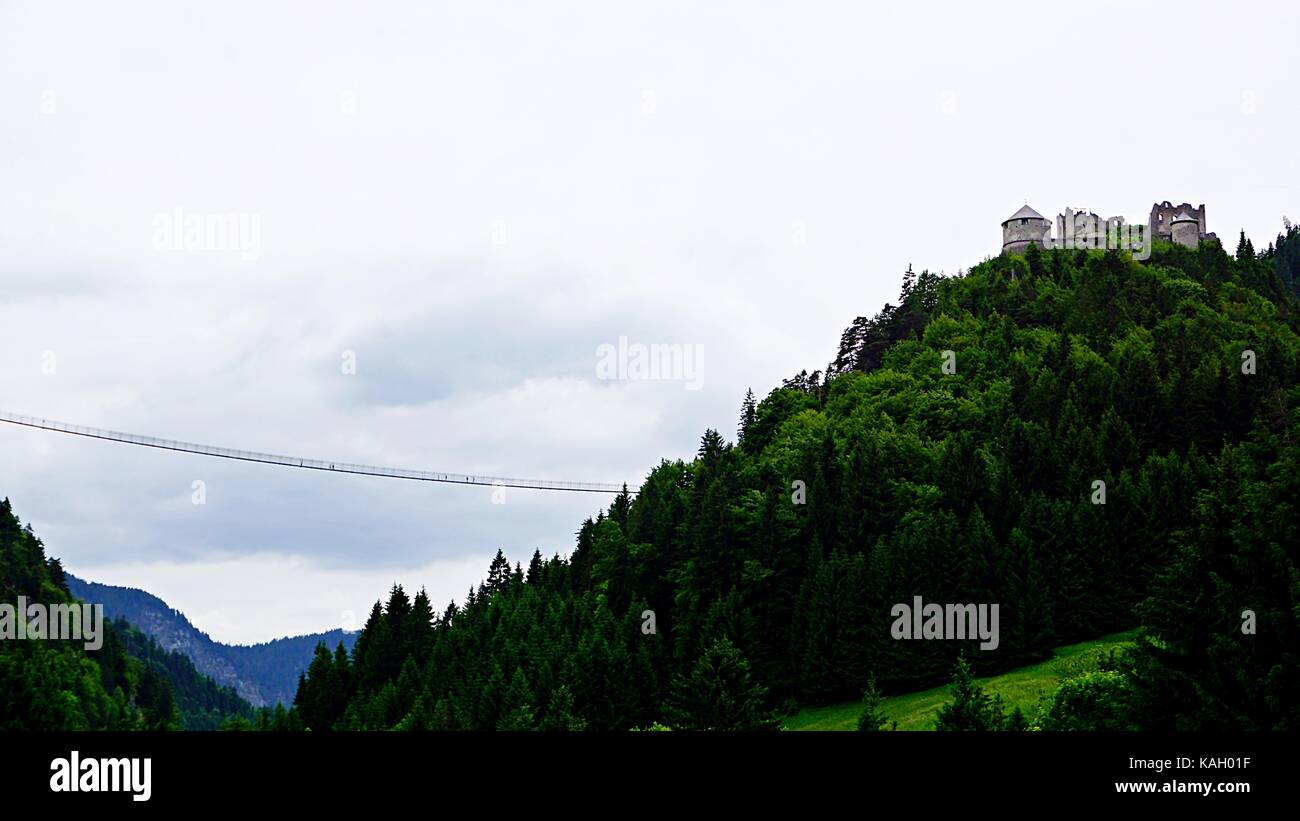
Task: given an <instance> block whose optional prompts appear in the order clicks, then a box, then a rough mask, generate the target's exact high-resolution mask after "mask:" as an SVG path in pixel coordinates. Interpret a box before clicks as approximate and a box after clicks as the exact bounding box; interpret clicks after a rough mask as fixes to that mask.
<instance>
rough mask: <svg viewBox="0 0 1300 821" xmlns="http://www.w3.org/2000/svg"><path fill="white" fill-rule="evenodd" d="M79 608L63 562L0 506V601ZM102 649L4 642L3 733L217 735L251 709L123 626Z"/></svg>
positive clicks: (113, 628) (108, 625)
mask: <svg viewBox="0 0 1300 821" xmlns="http://www.w3.org/2000/svg"><path fill="white" fill-rule="evenodd" d="M19 596H23V597H25V598H26V600H27V601H28V602H39V603H42V604H67V603H70V602H73V601H75V599H74V598H73V597H72V595H71V594H69V592H68V586H67V581H66V579H65V577H64V572H63V567H62V565H61V564H60V562H59V560H58V559H55V558H52V557H48V558H47V557H46V555H45V546H44V545H43V544H42V543H41V540H40V539H39V538H37V537H36V534H34V533H33V532H32V530H31V528H30V526H23V525H22V524H21V523H20V522H19V520H18V518H17V517H16V516H15V515H14V513H13V510H12V506H11V505H10V503H9V500H8V499H5V500H4V501H3V502H0V601H3V602H8V603H9V604H10V605H11V606H12V605H16V603H17V601H18V597H19ZM103 630H104V638H103V646H102V647H100V648H99V649H97V650H86V649H85V645H84V643H83V642H79V641H47V640H32V641H18V640H8V641H0V730H178V729H187V730H212V729H217V728H218V727H220V726H221V725H222V724H223V723H225V722H226V721H227V720H229V719H230V718H231V717H232V716H240V715H244V716H247V715H251V714H252V707H250V706H249V704H248V703H247V702H245V701H243V700H242V699H240V698H239V697H238V696H237V695H236V694H235V692H234V691H233V690H231V689H230V688H228V687H219V686H217V685H216V684H214V683H213V682H212V681H211V680H210V679H208V678H207V677H206V676H203V675H201V674H200V673H199V672H198V671H197V670H195V669H194V665H193V664H192V663H191V662H190V660H189V659H188V658H187V657H185V656H184V655H181V654H180V653H175V652H172V653H168V652H166V651H164V650H163V649H162V648H161V647H159V646H158V644H157V642H155V641H154V640H153V639H151V638H150V637H148V636H146V635H145V634H144V633H141V632H140V631H139V630H137V629H135V628H134V627H132V626H131V625H129V624H128V623H126V622H125V621H122V620H116V621H112V622H110V621H108V620H107V619H105V622H104V627H103Z"/></svg>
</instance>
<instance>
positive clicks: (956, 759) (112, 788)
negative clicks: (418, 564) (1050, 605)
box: [0, 732, 1297, 812]
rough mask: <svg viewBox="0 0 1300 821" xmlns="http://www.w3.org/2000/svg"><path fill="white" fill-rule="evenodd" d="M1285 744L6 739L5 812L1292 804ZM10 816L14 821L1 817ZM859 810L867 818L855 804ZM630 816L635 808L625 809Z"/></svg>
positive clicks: (656, 737) (1051, 737)
mask: <svg viewBox="0 0 1300 821" xmlns="http://www.w3.org/2000/svg"><path fill="white" fill-rule="evenodd" d="M1296 740H1297V737H1296V736H1295V735H1293V734H1283V733H1260V734H1243V735H1223V736H1206V735H1150V734H1136V733H1131V734H1062V733H1039V732H1027V733H984V734H976V733H794V732H781V733H766V734H705V733H679V732H636V733H626V734H593V733H578V734H527V733H523V734H508V733H496V734H477V733H429V734H404V733H344V734H333V733H315V734H313V733H295V734H281V733H168V734H163V733H158V734H152V733H9V734H7V735H6V736H4V738H3V743H2V744H0V786H3V789H4V794H5V796H6V800H7V801H12V800H14V799H27V800H30V801H33V802H35V806H38V807H51V808H58V807H60V806H64V805H67V806H78V807H85V808H90V807H92V806H96V805H98V806H105V805H114V806H116V807H118V808H119V809H125V810H126V811H128V812H131V811H149V810H154V809H156V808H159V807H165V808H167V809H169V810H170V809H177V808H182V807H196V808H202V809H209V808H211V809H218V808H224V807H231V808H239V807H250V806H257V807H259V808H260V807H265V806H279V805H286V806H294V807H306V806H311V805H316V804H324V805H334V804H337V802H339V801H346V802H347V803H348V805H349V806H350V805H351V804H352V802H354V801H360V802H362V803H363V804H364V803H365V802H367V801H370V800H374V801H376V802H380V803H382V804H384V805H393V806H407V805H419V806H424V807H428V808H430V809H433V808H436V806H437V805H438V804H440V803H442V802H446V803H447V806H448V808H449V809H450V808H452V807H455V806H461V800H462V799H470V800H479V801H481V800H484V799H486V800H488V801H489V802H490V803H491V805H492V806H493V808H494V809H496V808H499V807H501V806H503V805H509V804H517V805H519V806H527V805H529V804H535V805H537V806H538V807H539V808H545V807H547V806H555V805H556V804H557V803H558V804H559V805H563V806H569V807H572V808H574V809H577V808H579V807H580V806H582V805H584V804H588V802H601V803H598V804H592V805H590V808H591V809H593V810H595V809H597V808H598V807H600V806H605V807H606V808H607V809H610V808H611V805H609V804H607V803H603V802H604V800H605V798H604V797H605V796H606V795H608V798H609V799H610V800H618V801H627V800H629V799H631V800H633V801H634V803H635V807H636V808H637V809H638V810H646V809H649V808H650V807H651V806H656V805H657V806H662V807H663V808H664V809H672V808H674V807H692V808H695V809H705V808H710V807H714V806H723V805H725V806H727V807H730V808H732V809H738V808H739V807H742V806H752V807H754V808H756V809H762V810H767V811H771V810H774V809H776V808H777V807H779V806H781V805H783V804H789V805H791V806H803V807H804V808H805V809H807V808H808V807H809V806H810V805H814V804H818V803H821V802H839V801H842V800H849V801H852V802H871V803H874V801H875V800H876V799H875V796H876V795H877V794H879V795H880V796H881V797H885V796H888V797H889V798H890V799H891V800H901V801H903V802H915V803H917V804H918V805H920V806H933V805H941V804H948V803H954V804H966V805H970V806H976V805H978V804H979V803H981V802H984V801H988V800H993V801H997V802H999V803H1008V804H1018V803H1020V802H1021V801H1030V800H1037V799H1050V800H1055V801H1060V802H1064V806H1069V807H1072V808H1073V807H1081V806H1119V807H1122V806H1125V805H1131V804H1133V803H1135V802H1136V803H1140V804H1142V805H1145V806H1146V807H1148V808H1154V807H1159V806H1160V805H1161V804H1162V803H1163V802H1166V801H1174V802H1176V803H1179V804H1181V803H1183V802H1185V801H1188V800H1192V799H1194V800H1197V801H1200V802H1203V803H1202V804H1201V806H1204V807H1212V808H1214V809H1216V810H1220V809H1223V810H1227V809H1236V808H1238V807H1240V806H1241V802H1242V801H1249V800H1252V799H1264V800H1272V801H1285V800H1287V798H1288V797H1289V793H1290V788H1291V787H1293V786H1294V783H1295V780H1296V766H1295V765H1296V761H1297V756H1296V754H1295V752H1294V750H1295V742H1296ZM10 806H13V805H12V804H11V805H10ZM862 806H864V807H865V806H869V804H863V805H862ZM629 809H630V808H629Z"/></svg>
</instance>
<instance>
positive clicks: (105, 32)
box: [0, 0, 1300, 643]
mask: <svg viewBox="0 0 1300 821" xmlns="http://www.w3.org/2000/svg"><path fill="white" fill-rule="evenodd" d="M1298 9H1300V7H1298V6H1297V5H1296V4H1295V3H1294V2H1290V0H1288V1H1287V2H1272V3H1251V2H1240V3H1234V4H1232V5H1231V6H1226V7H1225V6H1223V5H1221V4H1214V3H1197V2H1182V3H1178V4H1168V3H1163V4H1141V5H1138V4H1133V3H1085V4H1050V3H1048V4H1045V3H1041V2H1036V3H1025V4H1005V5H1001V6H998V5H994V4H988V3H983V4H977V3H969V2H964V3H950V4H940V3H916V4H907V3H895V4H889V5H888V6H880V5H878V4H874V5H866V4H861V3H852V4H850V3H834V4H831V3H825V4H823V3H815V2H808V0H799V2H791V3H775V2H763V3H754V2H737V3H722V2H705V3H701V2H686V3H671V2H656V3H609V2H590V3H560V2H546V3H524V2H520V3H507V4H500V3H488V2H472V3H439V2H434V3H415V2H411V3H377V2H365V3H362V2H356V3H321V2H300V3H288V2H285V3H273V4H272V3H255V2H232V0H221V2H216V1H215V0H204V2H159V3H132V4H128V5H122V4H115V3H45V2H31V3H19V2H12V0H0V373H3V380H2V381H0V409H3V410H5V411H10V412H16V413H26V414H32V415H38V416H44V417H49V418H54V419H60V420H65V421H70V422H77V423H82V424H88V425H97V426H102V427H107V428H113V429H118V430H126V431H131V432H137V433H145V434H151V435H156V436H164V437H173V438H178V439H185V440H190V441H198V442H205V443H211V444H218V445H227V446H233V447H242V448H248V449H257V450H264V451H271V452H277V453H288V454H294V455H304V456H311V457H319V458H326V459H337V460H341V461H342V460H346V461H356V462H366V463H376V464H384V465H392V466H396V467H411V468H425V469H432V470H449V471H466V472H474V473H484V474H495V475H509V476H522V477H542V478H558V479H570V480H582V481H602V482H622V481H627V482H629V483H631V484H636V483H638V482H639V481H640V480H641V478H642V477H643V476H644V475H645V473H646V471H647V470H648V469H650V468H651V467H653V466H654V465H655V464H657V463H658V461H659V460H660V459H661V458H670V459H671V458H688V457H689V456H690V455H691V454H693V453H694V451H695V449H696V447H697V444H698V441H699V437H700V434H701V433H702V432H703V431H704V429H705V428H707V427H715V428H718V429H720V430H721V431H723V433H724V434H726V435H728V436H729V437H730V436H734V431H735V425H736V418H737V415H738V411H739V406H740V401H741V399H742V397H743V395H744V392H745V389H746V388H747V387H750V386H752V387H753V389H754V391H755V393H756V394H758V395H759V396H760V397H761V396H762V395H764V394H765V393H766V392H767V391H768V390H770V389H771V388H772V387H773V386H775V385H777V384H778V383H779V382H780V380H781V379H783V378H785V377H788V376H790V375H792V374H794V373H796V372H797V371H798V370H800V369H801V368H808V369H809V370H812V369H814V368H822V367H824V366H825V364H826V362H827V361H829V360H830V359H831V358H832V356H833V355H834V352H835V346H836V343H837V341H838V338H839V334H840V332H841V331H842V330H843V328H844V327H845V326H846V325H847V324H848V323H849V322H850V321H851V320H852V319H853V317H854V316H856V315H859V314H871V313H874V312H875V311H876V310H878V309H879V308H880V307H881V305H882V304H883V303H884V302H886V301H888V300H893V299H895V298H896V296H897V293H898V285H899V280H900V275H901V272H902V271H903V270H904V269H905V268H906V267H907V265H908V264H909V263H911V264H913V265H914V266H915V267H916V269H917V270H921V269H923V268H929V269H931V270H941V271H945V272H948V273H956V272H958V271H959V270H961V269H965V268H969V267H970V266H971V265H973V264H975V263H977V262H979V261H980V260H982V259H984V258H985V257H987V256H989V255H991V254H995V253H997V252H998V250H999V249H1000V245H1001V235H1000V229H999V223H1000V222H1001V221H1002V220H1003V219H1005V218H1006V217H1008V216H1009V215H1010V214H1011V213H1012V212H1014V211H1016V210H1017V209H1018V208H1020V206H1021V205H1022V204H1024V203H1025V202H1026V201H1028V202H1029V203H1030V204H1031V205H1033V206H1034V207H1035V208H1036V209H1038V210H1039V211H1040V212H1042V213H1043V214H1045V215H1048V216H1049V217H1050V216H1052V215H1055V214H1056V213H1058V212H1059V211H1061V210H1062V209H1064V207H1065V206H1067V205H1068V206H1073V207H1076V208H1077V207H1086V208H1089V209H1091V210H1093V211H1096V212H1098V213H1101V214H1103V215H1107V216H1109V215H1124V216H1126V217H1128V218H1129V219H1130V220H1136V221H1144V220H1145V218H1146V214H1147V212H1148V210H1149V209H1150V207H1151V203H1152V202H1153V201H1156V200H1164V199H1169V200H1173V201H1174V202H1175V203H1181V202H1183V201H1190V202H1191V203H1192V204H1194V205H1196V204H1200V203H1205V204H1206V205H1207V213H1208V222H1209V230H1211V231H1216V232H1218V234H1219V235H1220V236H1221V237H1224V238H1225V240H1226V241H1227V242H1228V243H1229V247H1230V248H1235V244H1236V236H1237V232H1238V231H1239V230H1241V229H1243V228H1244V229H1245V230H1246V231H1247V233H1248V234H1250V235H1251V236H1252V237H1253V238H1254V241H1255V245H1256V247H1262V246H1264V245H1266V244H1267V242H1268V241H1269V240H1270V239H1272V238H1273V237H1274V236H1275V235H1276V234H1277V232H1278V230H1279V229H1280V228H1281V224H1282V217H1283V216H1284V215H1289V216H1290V217H1291V218H1292V219H1293V220H1297V219H1300V201H1298V200H1297V189H1296V183H1297V181H1298V180H1300V168H1297V154H1298V152H1297V150H1296V135H1297V134H1298V133H1300V102H1298V101H1300V95H1298V94H1297V82H1296V81H1297V68H1298V66H1297V63H1298V62H1300V48H1298V47H1297V43H1300V23H1298V20H1300V10H1298ZM224 215H233V216H234V217H235V218H236V219H238V220H241V221H242V223H241V224H242V225H243V226H244V227H245V228H246V229H247V230H248V232H249V233H247V234H245V235H244V236H243V237H242V239H243V240H245V241H244V242H242V243H240V242H234V243H227V244H226V247H219V246H220V245H221V243H217V242H208V241H206V240H205V241H204V242H203V243H199V244H198V246H197V247H191V246H190V245H188V244H187V243H186V242H185V240H184V237H183V236H181V237H180V238H179V239H177V238H175V237H173V238H172V239H173V240H176V241H170V242H169V239H168V235H167V232H168V231H169V230H170V228H172V227H177V226H182V227H183V224H184V220H186V219H187V218H189V217H197V218H200V219H214V218H215V219H220V218H221V217H223V216H224ZM619 337H627V339H628V340H629V341H630V342H632V343H638V342H639V343H645V344H649V343H660V344H679V345H691V346H701V350H702V352H703V359H702V362H701V365H702V370H701V372H700V374H698V376H699V383H700V385H699V387H700V389H699V390H690V389H688V386H687V385H686V383H685V381H684V380H678V381H657V382H651V381H633V380H601V379H598V378H597V371H596V364H597V356H596V351H597V349H598V348H599V346H601V345H604V344H617V343H618V339H619ZM347 352H351V354H352V355H353V356H354V357H355V359H354V361H355V373H347V372H345V370H346V368H345V367H344V366H345V365H346V364H347V361H348V360H347V358H346V357H347V356H348V353H347ZM195 481H202V482H203V483H204V487H205V488H206V504H203V505H196V504H194V503H193V499H192V494H193V492H194V491H193V488H194V484H193V483H194V482H195ZM492 493H493V492H492V490H491V489H490V488H484V487H460V486H445V485H428V484H423V483H413V482H400V481H393V480H387V479H378V478H365V477H356V476H342V475H331V474H320V473H314V472H309V471H298V470H292V469H286V468H280V467H271V466H264V465H255V464H244V463H236V462H227V461H224V460H215V459H210V458H205V457H201V456H194V455H185V454H178V453H170V452H164V451H155V450H149V449H142V448H132V447H129V446H125V445H119V444H113V443H107V442H100V441H95V440H88V439H81V438H76V437H68V436H64V435H61V434H56V433H49V432H43V431H38V430H32V429H25V428H17V427H14V426H10V425H0V496H8V497H9V498H10V499H11V500H12V501H13V503H14V507H15V510H16V512H17V513H18V515H19V516H20V517H21V518H23V519H24V520H25V521H30V522H32V524H33V526H34V527H35V529H36V531H37V533H38V535H40V536H41V537H42V538H43V540H44V541H45V544H46V546H47V549H48V550H49V552H50V553H51V554H52V555H56V556H60V557H62V558H63V560H64V563H65V565H66V566H67V567H68V568H69V569H70V570H71V571H72V572H74V573H77V574H78V575H81V576H83V577H86V578H89V579H92V580H96V581H102V582H106V583H110V584H119V585H129V586H134V587H141V588H144V589H146V590H149V591H150V592H152V593H155V594H157V595H159V596H161V597H162V598H163V599H165V600H166V601H167V602H168V603H169V604H171V605H172V606H173V607H176V608H178V609H180V610H182V611H183V612H185V613H186V614H187V615H188V616H189V617H190V618H191V620H192V621H194V622H195V623H196V624H197V625H198V626H199V627H201V628H202V629H204V630H207V631H208V632H209V633H211V634H212V636H213V637H214V638H216V639H219V640H223V641H230V642H242V643H248V642H255V641H263V640H267V639H271V638H274V637H278V636H282V635H286V634H294V633H301V632H309V631H316V630H324V629H328V628H331V627H336V626H339V625H344V626H357V625H356V623H355V621H360V620H362V619H364V615H365V613H366V611H367V610H368V608H369V606H370V605H371V604H372V603H373V601H374V600H375V599H376V598H378V597H379V596H381V595H383V594H384V593H385V592H386V590H387V589H388V587H389V586H390V585H391V584H392V583H393V582H395V581H397V582H401V583H402V584H404V585H405V586H407V587H408V588H410V589H416V588H419V587H420V586H425V587H427V588H428V590H429V592H430V594H431V595H432V596H433V598H434V599H435V603H436V606H437V607H439V608H441V607H442V606H443V605H444V604H445V603H446V601H447V599H448V598H449V597H452V596H455V597H456V598H457V599H458V600H462V601H463V598H464V593H465V590H466V589H467V588H468V587H469V586H470V585H471V584H474V583H476V582H477V581H478V580H479V579H480V578H481V577H482V576H483V574H484V572H485V570H486V567H487V563H488V561H489V560H490V558H491V556H492V555H493V553H495V551H496V549H497V548H498V547H500V548H503V549H504V550H505V551H506V554H507V555H508V556H509V557H510V558H511V559H512V560H519V561H522V562H524V563H525V564H526V563H527V561H528V558H529V556H530V555H531V554H532V552H533V550H534V548H541V550H542V552H543V553H544V554H547V555H550V554H553V553H556V552H559V553H562V554H563V553H567V552H568V551H569V550H570V549H571V548H572V543H573V533H574V531H575V530H576V529H577V527H578V525H579V523H580V522H581V521H582V519H583V518H584V517H586V516H588V515H594V514H595V513H596V511H597V510H598V509H599V507H600V506H601V505H603V504H606V503H607V499H606V498H604V497H601V496H590V495H585V494H561V493H546V492H541V491H524V490H511V491H507V492H506V497H505V503H504V504H493V499H492ZM353 614H358V615H355V616H354V615H353ZM354 620H355V621H354Z"/></svg>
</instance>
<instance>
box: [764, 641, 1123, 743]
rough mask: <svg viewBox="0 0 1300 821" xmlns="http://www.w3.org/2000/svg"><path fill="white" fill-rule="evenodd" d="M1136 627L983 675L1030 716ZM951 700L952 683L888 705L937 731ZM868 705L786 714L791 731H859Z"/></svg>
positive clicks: (985, 683) (908, 722) (902, 718)
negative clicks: (1077, 668)
mask: <svg viewBox="0 0 1300 821" xmlns="http://www.w3.org/2000/svg"><path fill="white" fill-rule="evenodd" d="M1136 635H1137V633H1136V631H1130V632H1126V633H1113V634H1111V635H1109V636H1102V637H1101V638H1099V639H1094V640H1092V641H1084V642H1080V643H1078V644H1069V645H1066V646H1064V647H1058V648H1056V651H1055V655H1053V656H1052V658H1050V659H1047V660H1046V661H1040V662H1038V663H1037V664H1031V665H1029V666H1027V667H1019V668H1016V669H1015V670H1008V671H1007V672H1005V673H1002V674H1001V675H996V676H990V677H988V678H981V679H979V684H980V686H981V687H983V688H984V690H985V691H986V692H988V693H990V694H995V693H996V694H998V695H1001V696H1002V699H1003V701H1004V702H1005V707H1006V709H1007V710H1008V711H1009V710H1012V709H1014V708H1016V707H1019V708H1020V709H1021V711H1022V712H1024V714H1025V716H1026V717H1027V718H1030V719H1031V720H1032V718H1033V717H1034V716H1035V715H1036V714H1037V713H1038V710H1039V704H1040V701H1041V700H1042V699H1043V698H1045V697H1050V696H1051V695H1052V693H1054V692H1055V691H1056V688H1057V686H1059V685H1060V683H1061V681H1062V680H1063V679H1064V678H1066V677H1068V672H1069V669H1070V665H1071V663H1072V662H1073V663H1074V664H1078V663H1080V662H1082V661H1084V659H1086V658H1087V657H1089V656H1091V655H1092V654H1093V652H1094V651H1100V652H1102V653H1104V652H1106V651H1108V650H1117V649H1119V648H1121V647H1125V646H1129V645H1132V643H1133V639H1134V637H1135V636H1136ZM948 700H949V695H948V685H946V684H945V685H942V686H940V687H933V688H931V689H929V690H921V691H919V692H915V693H907V694H905V695H899V696H890V697H887V698H886V699H885V701H884V704H883V705H882V709H883V710H884V713H885V715H887V716H888V717H889V719H890V720H891V721H897V722H898V729H900V730H932V729H934V720H935V717H936V716H937V715H938V713H939V708H940V707H941V706H943V704H944V703H945V702H947V701H948ZM861 713H862V704H861V703H860V702H857V701H851V702H845V703H843V704H830V705H827V706H825V707H806V708H804V709H802V710H800V711H799V712H798V713H796V714H795V715H792V716H789V717H787V718H786V719H785V722H784V728H785V729H787V730H856V729H857V727H858V716H859V715H860V714H861Z"/></svg>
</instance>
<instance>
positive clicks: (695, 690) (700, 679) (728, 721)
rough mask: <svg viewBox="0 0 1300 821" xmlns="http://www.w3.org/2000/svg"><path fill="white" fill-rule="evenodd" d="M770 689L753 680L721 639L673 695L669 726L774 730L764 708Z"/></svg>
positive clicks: (679, 680)
mask: <svg viewBox="0 0 1300 821" xmlns="http://www.w3.org/2000/svg"><path fill="white" fill-rule="evenodd" d="M766 695H767V689H766V688H765V687H763V686H762V685H761V684H758V683H757V682H755V681H754V680H753V677H752V676H751V675H750V671H749V664H748V662H746V661H745V658H744V656H742V655H741V653H740V650H739V649H737V648H736V646H735V645H733V644H732V643H731V642H730V641H729V640H728V639H726V638H725V637H724V638H720V639H718V640H717V641H716V642H714V644H713V645H712V646H711V647H710V648H709V649H708V650H707V651H705V653H704V655H702V656H701V657H700V660H699V661H698V662H696V664H695V667H694V668H693V669H692V670H691V672H690V675H688V676H682V677H678V678H677V679H676V680H675V681H674V682H673V685H672V692H671V693H670V695H669V703H668V709H667V713H668V719H669V722H668V723H669V726H671V727H673V728H674V729H678V730H772V729H776V727H777V723H778V722H777V720H776V718H775V717H774V716H773V715H772V714H771V713H770V712H768V711H766V710H765V709H764V708H763V703H764V700H765V698H766Z"/></svg>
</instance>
